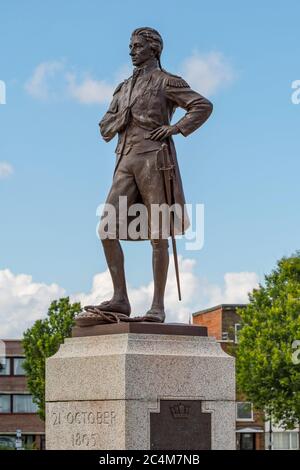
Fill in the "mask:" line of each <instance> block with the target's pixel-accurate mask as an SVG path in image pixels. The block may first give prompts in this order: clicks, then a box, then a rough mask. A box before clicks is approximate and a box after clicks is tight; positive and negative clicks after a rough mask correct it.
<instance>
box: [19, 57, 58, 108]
mask: <svg viewBox="0 0 300 470" xmlns="http://www.w3.org/2000/svg"><path fill="white" fill-rule="evenodd" d="M64 67H65V65H64V63H63V62H62V61H49V62H42V63H41V64H39V65H37V67H36V68H35V69H34V71H33V74H32V76H31V78H30V79H29V80H27V82H26V83H25V90H26V91H27V92H28V93H29V94H30V95H31V96H33V97H34V98H37V99H39V100H48V99H50V98H53V97H56V95H57V83H56V82H57V79H58V78H59V76H61V74H63V73H64Z"/></svg>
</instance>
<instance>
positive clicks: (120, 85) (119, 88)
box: [113, 80, 125, 95]
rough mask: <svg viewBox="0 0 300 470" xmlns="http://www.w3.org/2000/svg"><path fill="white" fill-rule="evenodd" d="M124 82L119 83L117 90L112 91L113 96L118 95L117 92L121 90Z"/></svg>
mask: <svg viewBox="0 0 300 470" xmlns="http://www.w3.org/2000/svg"><path fill="white" fill-rule="evenodd" d="M124 82H125V80H124V81H123V82H121V83H119V85H118V86H117V88H116V89H115V91H114V93H113V94H114V95H115V94H116V93H118V91H119V90H121V88H122V86H123V83H124Z"/></svg>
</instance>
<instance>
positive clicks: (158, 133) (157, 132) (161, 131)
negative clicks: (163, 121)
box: [150, 126, 179, 140]
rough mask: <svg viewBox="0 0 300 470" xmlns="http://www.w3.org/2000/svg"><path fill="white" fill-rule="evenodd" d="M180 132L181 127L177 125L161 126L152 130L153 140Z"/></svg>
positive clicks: (162, 138)
mask: <svg viewBox="0 0 300 470" xmlns="http://www.w3.org/2000/svg"><path fill="white" fill-rule="evenodd" d="M178 133H179V129H178V128H177V127H176V126H160V127H157V128H156V129H154V130H153V131H151V132H150V139H151V140H164V139H166V138H167V137H170V136H171V135H175V134H178Z"/></svg>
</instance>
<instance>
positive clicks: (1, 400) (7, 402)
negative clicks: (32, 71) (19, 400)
mask: <svg viewBox="0 0 300 470" xmlns="http://www.w3.org/2000/svg"><path fill="white" fill-rule="evenodd" d="M10 412H11V399H10V395H0V413H10Z"/></svg>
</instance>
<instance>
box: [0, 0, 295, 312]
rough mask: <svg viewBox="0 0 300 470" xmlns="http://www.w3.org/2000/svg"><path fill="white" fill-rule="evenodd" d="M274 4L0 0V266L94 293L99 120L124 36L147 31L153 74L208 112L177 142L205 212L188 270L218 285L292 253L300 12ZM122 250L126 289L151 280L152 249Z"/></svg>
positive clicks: (192, 196) (100, 189)
mask: <svg viewBox="0 0 300 470" xmlns="http://www.w3.org/2000/svg"><path fill="white" fill-rule="evenodd" d="M278 3H279V2H277V3H275V2H271V1H264V2H258V1H254V2H248V3H245V2H239V1H232V0H231V1H230V0H229V1H227V2H222V1H221V0H219V1H214V0H210V1H199V0H198V1H187V2H179V1H176V0H174V1H169V0H166V1H164V2H161V1H157V0H152V1H151V2H147V3H146V2H140V1H132V0H128V1H126V2H124V1H123V2H122V1H116V0H115V1H112V2H104V1H99V0H98V1H95V0H88V1H82V0H73V1H71V0H64V1H57V0H52V1H51V2H40V1H37V0H27V1H26V2H24V1H21V0H20V1H17V0H10V1H3V0H0V7H1V19H2V21H1V32H0V50H1V59H0V80H3V81H4V82H5V84H6V94H7V96H6V101H7V103H6V105H0V220H1V230H0V271H1V270H5V269H6V270H9V271H10V272H12V273H14V275H16V276H17V275H19V274H26V275H30V276H32V278H33V282H36V283H42V284H45V285H51V284H52V283H56V284H57V285H58V286H61V287H62V288H64V289H65V292H66V293H74V292H87V291H89V289H90V288H91V283H92V280H93V277H94V276H95V275H96V274H97V273H103V272H104V271H105V269H106V264H105V260H104V256H103V253H102V250H101V247H100V246H99V241H98V239H97V238H96V235H95V230H96V223H97V219H96V216H95V212H96V207H97V205H98V204H99V203H101V202H103V201H104V200H105V197H106V194H107V191H108V190H109V187H110V183H111V178H112V172H113V168H114V162H115V158H114V147H115V142H112V143H109V144H106V143H105V142H104V141H102V140H101V139H100V135H99V132H98V122H99V120H100V118H101V116H102V115H103V114H104V112H105V110H106V108H107V95H108V94H109V93H110V91H109V90H110V89H113V88H114V87H115V85H116V84H117V82H118V80H119V78H118V77H121V76H122V74H124V69H125V70H126V68H128V67H130V61H129V56H128V41H129V37H130V33H131V31H132V30H133V29H134V28H136V27H139V26H145V25H147V26H152V27H154V28H156V29H158V30H159V31H160V32H161V34H162V36H163V38H164V43H165V46H164V52H163V56H162V62H163V66H164V67H165V68H166V69H167V70H169V71H170V72H173V73H181V74H182V75H183V76H184V77H185V78H188V77H191V80H192V82H193V83H191V84H192V85H193V87H194V88H195V87H196V86H197V85H199V87H198V91H199V92H200V93H203V94H205V92H206V91H207V93H208V95H209V98H210V99H211V100H212V102H213V103H214V113H213V115H212V117H211V119H210V120H209V121H208V122H207V123H206V124H205V126H204V127H203V128H201V129H200V130H199V131H198V132H196V133H195V134H193V135H191V136H189V137H188V138H186V139H185V138H184V137H182V136H176V145H177V151H178V155H179V162H180V168H181V172H182V177H183V183H184V188H185V193H186V199H187V201H188V202H190V203H194V204H195V203H203V204H205V244H204V247H203V249H202V250H200V251H194V252H186V251H185V245H184V243H183V242H182V241H180V242H179V252H180V253H181V255H182V257H183V258H187V259H189V260H193V273H194V275H195V276H197V277H198V278H201V279H202V280H203V282H205V283H208V284H211V285H214V286H222V285H223V283H224V275H225V274H226V273H244V272H248V273H255V274H256V276H257V277H258V278H259V279H262V278H263V274H264V273H266V272H268V271H269V270H270V269H272V267H273V266H274V264H275V262H276V260H277V259H278V258H280V257H281V256H283V255H288V254H290V253H292V252H293V251H295V250H296V249H298V248H299V232H300V221H299V199H300V185H299V174H300V163H299V143H298V140H299V139H298V135H299V122H300V106H297V105H294V104H292V101H291V95H292V89H291V84H292V82H293V81H294V80H296V79H299V78H300V76H299V75H300V72H299V61H298V44H299V14H300V5H299V2H297V1H287V2H281V3H280V4H278ZM43 64H44V65H43ZM45 64H46V66H45ZM39 66H40V68H38V67H39ZM41 67H42V68H41ZM43 67H44V68H43ZM201 67H202V68H201ZM129 70H130V68H129ZM43 71H44V72H43ZM39 73H40V75H39ZM43 73H44V75H43V77H42V78H41V74H43ZM186 75H188V77H187V76H186ZM93 86H94V91H93V90H92V91H91V89H90V88H91V87H93ZM201 87H202V88H203V89H202V88H201ZM97 90H98V91H99V99H98V98H97V96H96V97H95V93H97ZM89 93H91V95H90V94H89ZM207 93H206V94H207ZM100 95H101V96H100ZM102 95H103V96H102ZM91 96H92V97H91ZM87 101H90V102H87ZM1 162H2V165H3V162H5V164H8V165H10V168H11V170H12V174H11V175H8V174H7V173H5V172H2V177H1ZM5 176H6V177H5ZM124 249H125V255H126V270H127V275H128V280H129V282H130V284H131V285H132V286H133V288H135V289H138V288H139V286H141V285H147V283H149V282H150V280H151V266H150V260H151V252H150V247H149V244H148V243H146V242H145V243H141V244H137V243H134V244H132V243H131V244H130V243H126V244H124ZM0 288H1V286H0ZM1 292H2V296H3V297H5V290H4V288H3V289H2V291H1ZM213 299H214V297H213ZM233 300H234V299H233ZM210 301H212V298H211V299H210ZM207 302H208V303H209V300H207ZM198 304H199V307H201V306H204V303H203V299H201V298H199V302H198ZM198 304H197V299H196V300H195V301H194V303H193V306H196V305H198ZM1 305H2V309H3V308H4V307H3V305H5V308H8V307H7V305H8V304H7V303H4V304H1V300H0V308H1ZM20 312H21V310H20ZM20 315H21V313H20Z"/></svg>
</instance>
